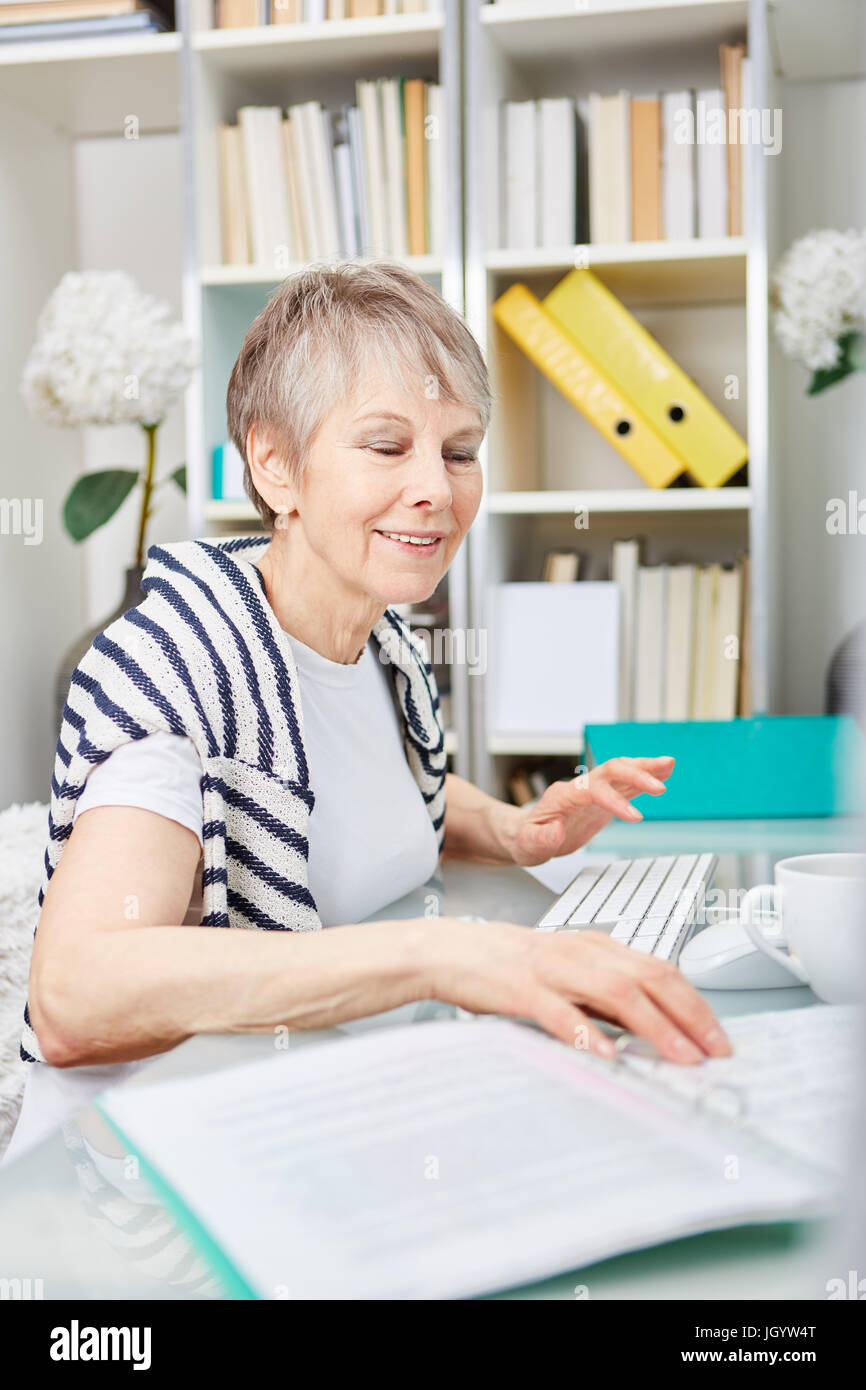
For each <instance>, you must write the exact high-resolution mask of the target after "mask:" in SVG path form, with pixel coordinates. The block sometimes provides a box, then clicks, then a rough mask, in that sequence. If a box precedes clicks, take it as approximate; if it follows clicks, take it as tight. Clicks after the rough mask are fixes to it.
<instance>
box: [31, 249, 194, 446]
mask: <svg viewBox="0 0 866 1390" xmlns="http://www.w3.org/2000/svg"><path fill="white" fill-rule="evenodd" d="M170 313H171V310H170V308H169V306H168V305H167V304H163V303H161V302H160V301H159V300H157V299H155V298H154V297H153V296H152V295H149V294H144V293H142V291H141V290H139V288H138V286H137V285H136V283H135V281H134V280H133V279H132V276H130V275H127V274H126V272H125V271H122V270H86V271H69V272H68V273H67V274H66V275H64V276H63V279H62V280H61V281H60V284H59V285H58V286H57V288H56V289H55V291H54V293H53V294H52V295H51V297H50V298H49V300H48V302H47V303H46V304H45V307H44V308H43V310H42V312H41V313H40V315H39V318H38V320H37V323H36V341H35V343H34V345H33V349H32V351H31V353H30V356H29V358H28V360H27V363H26V365H25V368H24V372H23V375H22V378H21V385H20V390H21V394H22V395H23V396H24V399H25V400H26V402H27V405H28V406H29V408H30V410H31V411H32V412H33V414H34V415H36V416H38V417H39V418H40V419H42V420H44V421H46V422H47V423H48V424H51V425H66V426H72V425H121V424H140V425H156V424H158V423H159V422H160V421H161V420H162V419H163V418H164V417H165V415H166V412H167V411H168V409H169V407H170V406H171V405H172V404H173V403H174V401H176V400H177V398H178V397H179V396H180V394H181V393H182V392H183V391H184V389H185V388H186V386H187V384H188V383H189V380H190V377H191V376H192V373H193V370H194V369H195V368H196V367H197V366H198V354H197V351H196V348H195V345H194V343H193V342H192V340H191V339H190V337H189V336H188V334H187V333H186V332H185V330H184V327H183V325H182V324H181V323H178V322H174V323H172V322H171V321H170Z"/></svg>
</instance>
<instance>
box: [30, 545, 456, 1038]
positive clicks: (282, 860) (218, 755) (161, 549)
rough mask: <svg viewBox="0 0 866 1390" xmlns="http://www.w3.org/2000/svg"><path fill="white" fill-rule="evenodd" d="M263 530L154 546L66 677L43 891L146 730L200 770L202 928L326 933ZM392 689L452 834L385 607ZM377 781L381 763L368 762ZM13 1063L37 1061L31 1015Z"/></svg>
mask: <svg viewBox="0 0 866 1390" xmlns="http://www.w3.org/2000/svg"><path fill="white" fill-rule="evenodd" d="M269 543H270V542H269V538H268V537H267V536H234V537H230V538H228V539H220V540H209V539H201V540H194V541H182V542H179V543H177V544H172V545H153V546H151V547H150V549H149V551H148V564H147V568H146V570H145V574H144V578H143V580H142V589H143V591H144V594H145V598H144V600H143V601H142V603H140V604H139V605H138V607H136V608H130V609H128V610H127V612H126V613H124V614H123V616H122V617H120V618H118V619H117V620H116V621H115V622H113V623H111V624H109V626H108V627H107V628H106V629H105V630H104V631H103V632H101V633H100V634H99V636H98V637H97V638H96V639H95V640H94V642H93V644H92V645H91V646H90V648H89V649H88V651H87V652H86V653H85V655H84V657H83V658H82V659H81V661H80V662H79V664H78V666H77V667H76V668H75V671H74V672H73V674H72V679H71V682H70V687H69V694H68V696H67V699H66V705H65V708H64V711H63V720H62V723H61V728H60V736H59V738H58V740H57V753H56V757H55V763H54V776H53V777H52V779H51V804H50V810H49V816H48V846H47V848H46V851H45V868H44V874H43V879H42V886H41V887H40V890H39V898H38V902H39V907H40V908H41V906H42V902H43V899H44V897H45V892H46V889H47V887H48V882H49V880H50V878H51V875H52V874H53V873H54V870H55V869H56V867H57V864H58V863H59V861H60V856H61V855H62V853H63V848H64V845H65V844H66V841H67V840H68V839H69V836H70V834H71V833H72V817H73V813H74V809H75V803H76V801H77V799H78V797H79V796H80V795H81V792H82V791H83V790H84V784H85V780H86V777H87V774H88V772H89V771H90V770H91V769H92V768H93V767H94V766H96V765H97V764H98V763H101V762H103V761H104V759H105V758H107V757H108V756H109V754H110V753H112V752H113V751H114V750H115V749H116V748H118V747H120V745H122V744H124V743H128V742H130V741H131V740H133V739H138V738H144V737H145V736H146V735H147V734H150V733H156V732H160V731H162V732H167V733H174V734H179V735H186V736H188V737H189V738H191V739H192V741H193V743H194V744H195V747H196V750H197V751H198V754H199V757H200V758H201V763H202V778H201V791H202V813H203V815H202V818H203V842H204V865H203V872H202V925H203V926H211V927H246V928H254V929H258V930H264V931H311V930H316V929H318V928H320V927H321V925H322V924H321V921H320V920H319V917H318V914H317V911H316V904H315V902H314V901H313V897H312V895H311V893H310V890H309V886H308V881H307V857H308V850H309V844H308V840H307V833H306V832H307V824H308V820H309V815H310V812H311V811H312V809H313V805H314V802H315V791H314V788H313V787H312V786H311V785H310V778H309V771H308V767H307V759H306V754H305V751H304V726H303V711H302V708H301V702H300V698H299V687H298V673H297V668H296V666H295V662H294V658H293V655H292V650H291V645H290V643H289V640H288V637H287V635H286V633H285V632H284V631H283V629H282V628H281V627H280V625H279V623H278V622H277V619H276V616H275V614H274V611H273V609H272V608H271V606H270V604H269V603H268V601H267V597H266V595H265V592H264V581H263V577H262V575H261V573H260V571H259V570H258V569H256V568H255V563H254V562H255V561H256V560H257V559H258V558H259V557H260V556H261V555H262V554H263V553H264V551H265V550H266V549H267V546H268V544H269ZM372 636H373V638H374V639H375V641H376V643H377V644H378V652H379V658H380V660H381V661H382V662H383V664H384V665H385V666H386V669H387V670H388V671H389V673H390V675H391V678H392V681H393V683H394V690H395V693H396V697H397V700H396V702H397V706H398V709H399V711H400V716H401V720H402V733H403V744H404V748H405V750H406V757H407V760H408V762H409V766H410V768H411V771H412V774H413V776H414V777H415V780H416V781H417V783H418V786H419V789H420V791H421V794H422V796H423V798H424V802H425V804H426V806H427V810H428V813H429V815H430V818H431V820H432V823H433V827H434V829H435V831H436V834H437V839H438V843H439V848H440V850H441V848H442V844H443V841H444V838H445V773H446V754H445V735H444V731H443V729H442V723H441V720H440V716H439V697H438V694H437V691H436V683H435V679H434V676H433V670H432V667H431V665H430V663H429V662H428V661H427V657H426V651H425V648H424V646H423V644H422V642H421V640H420V638H418V637H417V636H415V635H413V634H412V633H411V631H410V629H409V627H408V626H407V624H406V623H405V622H404V621H403V620H402V618H400V617H399V615H398V614H397V613H395V612H394V610H393V609H390V608H389V609H386V610H385V613H384V614H383V616H382V617H381V618H380V620H379V621H378V622H377V623H376V625H375V627H374V628H373V630H372ZM370 775H371V776H375V775H376V770H375V768H371V769H370ZM21 1056H22V1058H23V1059H24V1061H27V1062H34V1061H38V1062H42V1061H44V1060H45V1059H44V1057H43V1056H42V1052H41V1050H40V1048H39V1043H38V1040H37V1038H36V1034H35V1033H34V1031H33V1029H32V1027H31V1025H30V1017H29V1012H28V1010H27V1008H26V1006H25V1010H24V1030H23V1033H22V1038H21Z"/></svg>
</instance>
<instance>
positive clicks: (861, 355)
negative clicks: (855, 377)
mask: <svg viewBox="0 0 866 1390" xmlns="http://www.w3.org/2000/svg"><path fill="white" fill-rule="evenodd" d="M848 360H849V361H850V362H851V363H852V364H853V366H854V367H856V369H857V371H858V372H866V333H852V334H851V346H850V348H849V349H848Z"/></svg>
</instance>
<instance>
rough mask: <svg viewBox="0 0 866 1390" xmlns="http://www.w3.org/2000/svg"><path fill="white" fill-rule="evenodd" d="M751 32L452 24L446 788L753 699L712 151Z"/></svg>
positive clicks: (732, 297)
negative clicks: (469, 337) (479, 440)
mask: <svg viewBox="0 0 866 1390" xmlns="http://www.w3.org/2000/svg"><path fill="white" fill-rule="evenodd" d="M756 17H759V18H760V22H761V25H764V24H765V23H766V16H765V14H764V7H763V0H752V3H751V5H750V4H748V3H745V2H744V0H707V2H706V3H701V0H697V3H689V4H685V3H678V2H677V0H668V3H665V0H587V3H586V4H581V5H575V4H573V3H572V4H569V5H565V4H557V3H549V4H548V3H544V0H538V3H536V4H529V3H525V2H524V0H492V3H486V4H480V5H475V4H470V5H468V6H467V8H466V11H465V16H464V22H465V29H466V32H465V55H466V58H465V62H466V90H467V109H466V115H465V123H466V124H465V130H466V198H467V222H466V294H467V315H468V318H469V322H470V325H471V327H472V329H473V331H474V333H475V334H476V336H477V337H478V338H479V340H480V341H481V342H482V343H483V344H484V346H485V350H486V353H487V358H488V363H489V365H490V369H491V374H492V377H493V383H494V393H495V400H496V405H495V409H494V414H493V419H492V422H491V428H490V431H489V434H488V438H487V441H486V444H485V449H484V455H483V461H484V467H485V474H486V488H485V504H484V506H483V509H482V512H481V513H480V514H479V517H478V518H477V520H476V522H475V525H474V527H473V531H472V534H471V536H470V576H471V579H470V593H471V596H472V607H471V622H472V624H473V625H474V626H477V627H478V628H479V629H482V630H483V631H484V632H485V633H486V634H487V662H486V669H485V671H484V673H483V675H482V676H481V678H480V679H479V680H477V681H475V682H473V683H472V686H473V689H472V694H473V697H474V700H473V711H472V728H473V750H474V757H473V779H474V780H475V781H476V782H477V783H478V784H479V785H481V786H483V787H485V789H486V790H488V791H490V792H493V793H494V794H496V795H499V796H506V797H508V796H510V797H511V798H512V799H514V800H516V801H518V802H522V801H526V800H528V799H531V797H533V796H536V795H538V794H539V792H540V790H543V787H544V785H546V784H547V782H549V781H550V780H553V779H555V778H562V777H569V776H573V775H574V773H575V771H576V770H577V769H578V768H579V767H580V766H581V765H582V763H581V759H582V757H583V756H584V737H583V730H584V727H585V725H586V724H589V723H611V722H617V721H620V720H622V721H631V720H638V721H647V722H655V721H658V720H684V719H713V720H715V719H730V718H733V717H736V716H737V715H740V714H747V713H750V712H751V710H752V704H753V700H754V698H755V691H756V690H757V691H759V692H760V696H761V698H763V694H764V690H765V662H766V653H765V650H764V640H765V629H764V626H763V613H764V595H763V583H764V568H763V566H764V559H765V551H766V543H765V538H764V531H765V527H766V471H767V470H766V460H767V441H766V381H765V379H764V376H763V374H762V366H763V363H764V349H763V348H762V343H765V341H766V282H765V277H766V254H765V247H762V245H761V242H760V238H761V236H762V220H761V217H760V216H759V215H756V214H757V213H760V212H761V208H760V207H757V206H756V204H760V203H761V200H762V199H763V197H764V190H763V183H762V180H763V178H764V177H765V175H764V171H763V170H762V169H761V168H760V167H759V165H758V158H759V152H758V151H756V150H755V149H754V148H753V147H750V146H749V145H748V144H747V143H746V142H745V141H744V140H743V139H742V138H739V137H738V138H728V136H729V134H731V135H733V132H734V125H733V124H732V121H731V118H730V117H731V112H732V111H737V110H739V109H740V108H743V109H748V108H749V107H750V105H751V103H752V102H754V101H755V100H756V94H757V92H758V91H759V90H760V89H761V88H760V84H761V82H762V76H761V73H762V71H763V64H764V62H765V50H764V46H763V45H762V44H761V43H758V45H757V54H758V63H757V64H754V66H755V67H757V66H760V69H761V71H753V52H752V47H751V43H750V40H751V39H752V37H753V31H754V29H755V25H756ZM747 384H748V390H747ZM762 397H763V404H762V401H761V398H762ZM756 561H757V564H756ZM756 569H757V571H758V573H757V575H756V572H755V571H756ZM756 610H757V612H758V613H759V615H760V617H761V621H759V622H758V623H757V625H756V623H755V622H754V621H753V619H754V615H755V611H756ZM756 626H757V630H756ZM658 751H660V750H658V749H656V748H649V749H647V752H648V753H654V752H658ZM662 751H663V750H662Z"/></svg>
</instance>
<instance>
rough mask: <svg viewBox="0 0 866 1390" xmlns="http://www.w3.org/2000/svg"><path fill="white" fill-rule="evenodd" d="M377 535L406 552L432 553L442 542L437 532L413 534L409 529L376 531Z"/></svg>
mask: <svg viewBox="0 0 866 1390" xmlns="http://www.w3.org/2000/svg"><path fill="white" fill-rule="evenodd" d="M376 535H377V536H381V537H382V538H383V539H384V540H386V541H390V542H391V544H392V545H396V546H399V548H400V549H401V550H403V551H405V552H406V553H407V554H408V553H410V552H412V553H415V554H419V555H432V554H433V553H434V552H435V551H437V550H438V549H439V547H440V545H441V544H442V540H443V537H442V536H441V535H439V534H438V533H435V532H434V533H432V534H430V535H424V534H423V533H421V534H417V535H413V534H412V532H411V531H377V532H376Z"/></svg>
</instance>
